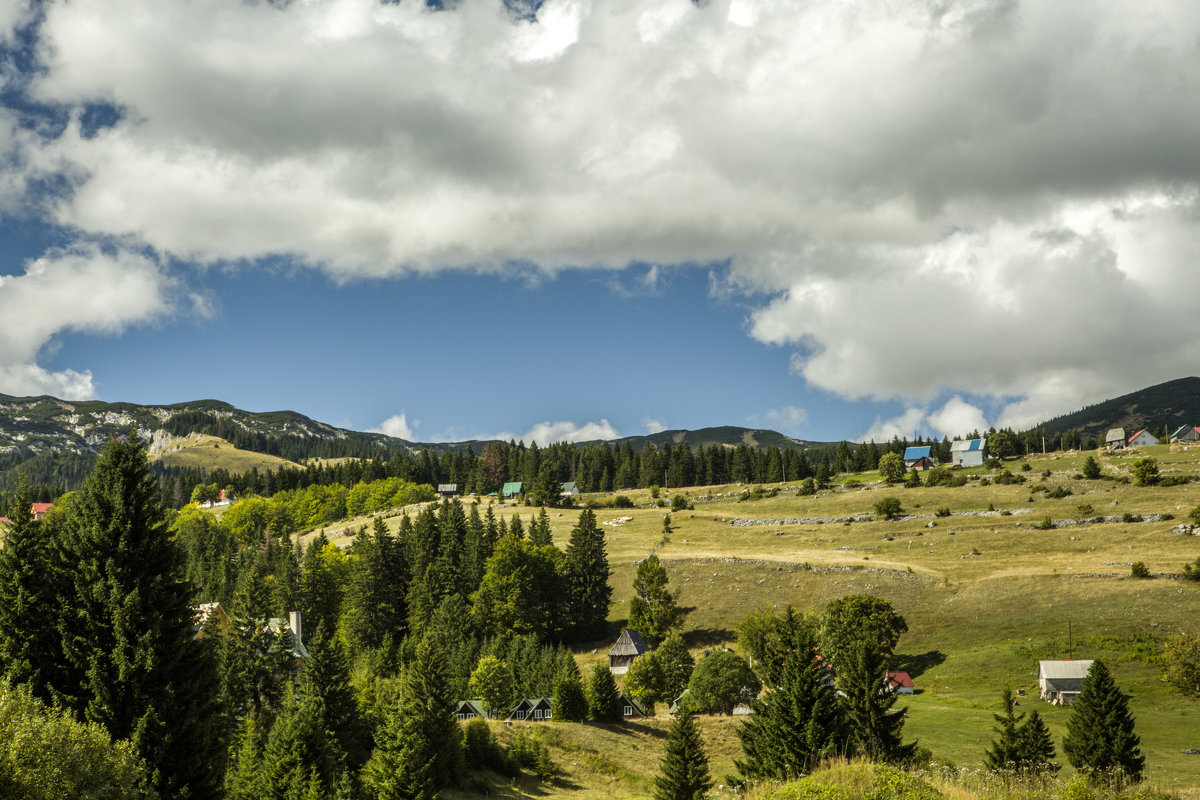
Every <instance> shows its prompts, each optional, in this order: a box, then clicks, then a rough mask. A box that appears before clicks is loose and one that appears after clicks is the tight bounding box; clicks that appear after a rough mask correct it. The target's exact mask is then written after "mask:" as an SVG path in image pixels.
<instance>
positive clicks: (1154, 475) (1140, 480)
mask: <svg viewBox="0 0 1200 800" xmlns="http://www.w3.org/2000/svg"><path fill="white" fill-rule="evenodd" d="M1131 471H1132V472H1133V477H1134V478H1136V479H1137V485H1138V486H1154V485H1155V484H1157V483H1158V462H1157V461H1155V460H1154V459H1153V458H1142V459H1138V460H1137V461H1135V462H1133V469H1132V470H1131Z"/></svg>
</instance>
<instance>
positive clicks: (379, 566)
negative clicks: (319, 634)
mask: <svg viewBox="0 0 1200 800" xmlns="http://www.w3.org/2000/svg"><path fill="white" fill-rule="evenodd" d="M350 552H351V555H352V556H354V558H353V559H352V561H351V572H350V587H349V589H348V591H347V593H346V606H347V608H346V623H345V624H346V638H347V641H348V642H349V643H350V644H351V645H352V647H353V648H354V649H356V650H362V649H375V648H378V647H379V646H380V644H381V643H382V642H383V639H384V637H385V636H387V635H388V634H391V635H392V636H403V635H404V627H405V622H406V620H407V615H408V609H407V608H405V605H404V597H405V594H406V592H407V591H408V586H407V574H406V573H407V567H406V565H405V563H404V550H403V549H402V548H401V546H400V545H399V543H397V542H396V541H395V540H394V539H392V537H391V536H389V535H388V532H387V525H386V524H384V522H383V519H382V518H381V517H376V518H375V525H374V529H373V530H372V532H371V534H370V535H369V536H360V537H358V539H356V540H355V542H354V546H353V547H352V548H351V551H350Z"/></svg>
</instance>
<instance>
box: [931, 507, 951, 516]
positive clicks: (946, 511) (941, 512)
mask: <svg viewBox="0 0 1200 800" xmlns="http://www.w3.org/2000/svg"><path fill="white" fill-rule="evenodd" d="M933 514H934V516H936V517H948V516H950V507H949V506H938V510H937V511H935V512H933Z"/></svg>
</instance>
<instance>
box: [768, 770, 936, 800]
mask: <svg viewBox="0 0 1200 800" xmlns="http://www.w3.org/2000/svg"><path fill="white" fill-rule="evenodd" d="M943 797H944V795H943V794H942V793H941V792H939V791H938V790H937V789H935V788H933V787H932V786H930V785H929V784H928V783H926V782H925V781H923V780H921V779H920V778H917V777H915V776H913V775H911V774H909V773H906V772H902V771H900V770H899V769H897V768H896V767H888V766H883V765H882V764H870V763H863V762H856V763H850V764H840V765H835V766H833V767H831V768H829V769H822V770H819V771H817V772H814V773H813V774H811V775H809V776H807V777H805V778H801V779H800V780H798V781H795V782H792V783H789V784H786V785H784V786H783V787H781V788H780V789H777V790H775V791H774V792H771V793H769V794H767V795H765V796H764V800H834V798H837V800H942V798H943Z"/></svg>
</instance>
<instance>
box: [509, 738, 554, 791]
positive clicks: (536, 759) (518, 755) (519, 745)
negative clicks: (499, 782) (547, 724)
mask: <svg viewBox="0 0 1200 800" xmlns="http://www.w3.org/2000/svg"><path fill="white" fill-rule="evenodd" d="M508 754H509V755H510V756H511V757H512V759H513V761H515V762H517V763H518V764H520V765H521V766H522V767H525V768H526V769H528V770H531V771H532V772H533V773H534V774H535V775H537V776H538V777H539V778H541V779H542V780H546V779H547V778H552V777H554V775H555V773H557V772H558V766H557V765H556V764H555V763H554V761H552V760H551V758H550V751H549V750H548V749H546V745H544V744H542V743H541V742H539V741H537V740H535V739H534V738H533V737H531V736H526V735H525V731H521V732H520V733H518V734H517V737H516V738H515V739H513V742H512V744H510V745H509V746H508Z"/></svg>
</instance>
